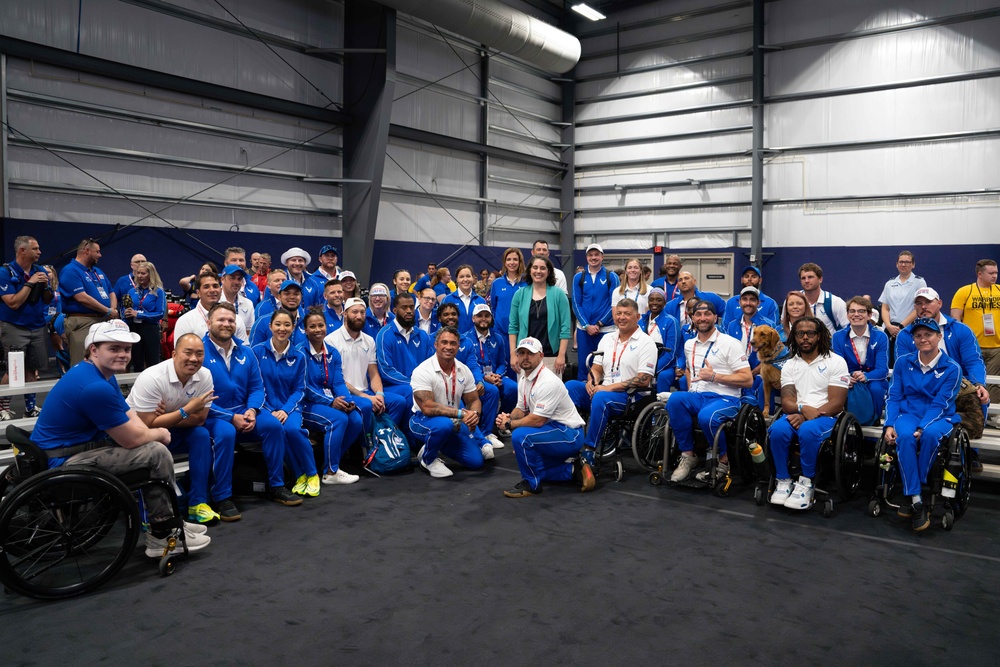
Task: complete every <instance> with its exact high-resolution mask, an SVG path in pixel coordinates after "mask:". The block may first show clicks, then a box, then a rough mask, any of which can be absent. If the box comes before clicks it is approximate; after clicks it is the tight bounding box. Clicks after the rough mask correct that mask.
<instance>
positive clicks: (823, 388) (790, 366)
mask: <svg viewBox="0 0 1000 667" xmlns="http://www.w3.org/2000/svg"><path fill="white" fill-rule="evenodd" d="M850 384H851V374H850V373H849V372H848V370H847V362H846V361H844V358H843V357H841V356H839V355H836V354H832V353H831V354H828V355H826V356H818V357H816V358H815V359H813V361H812V363H806V361H805V359H803V358H802V357H799V356H795V357H792V358H791V359H789V360H788V361H786V362H785V365H784V367H782V369H781V386H782V387H787V386H789V385H792V386H794V387H795V393H796V397H797V398H796V400H797V401H798V402H799V403H801V404H802V405H808V406H809V407H811V408H818V407H820V406H822V405H825V404H826V402H827V401H828V400H829V391H828V390H829V388H830V387H843V388H844V389H847V388H848V387H849V386H850Z"/></svg>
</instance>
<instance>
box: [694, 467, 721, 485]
mask: <svg viewBox="0 0 1000 667" xmlns="http://www.w3.org/2000/svg"><path fill="white" fill-rule="evenodd" d="M710 474H712V470H711V469H708V470H702V471H701V472H700V473H698V474H697V475H695V476H694V478H695V479H696V480H698V481H699V482H705V483H706V484H707V483H708V476H709V475H710ZM728 474H729V464H728V463H721V462H720V463H717V464H715V480H716V481H719V480H720V479H722V478H723V477H725V476H726V475H728Z"/></svg>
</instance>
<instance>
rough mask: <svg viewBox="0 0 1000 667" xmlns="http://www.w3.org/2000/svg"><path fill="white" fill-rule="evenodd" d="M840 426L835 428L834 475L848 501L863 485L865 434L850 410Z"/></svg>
mask: <svg viewBox="0 0 1000 667" xmlns="http://www.w3.org/2000/svg"><path fill="white" fill-rule="evenodd" d="M838 426H839V427H840V428H837V429H835V432H834V438H835V441H834V443H833V445H834V452H833V457H834V462H833V465H834V476H835V479H836V483H837V491H838V492H839V493H840V497H841V499H842V500H845V501H846V500H850V499H851V498H853V497H854V494H855V493H856V492H857V490H858V487H859V486H860V485H861V473H862V463H863V462H864V457H863V456H862V452H861V448H862V444H863V442H864V434H863V433H862V432H861V424H859V423H858V420H857V419H856V418H855V417H854V415H852V414H850V413H849V412H848V413H845V414H844V416H843V417H842V418H841V420H840V423H839V424H838Z"/></svg>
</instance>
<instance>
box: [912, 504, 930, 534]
mask: <svg viewBox="0 0 1000 667" xmlns="http://www.w3.org/2000/svg"><path fill="white" fill-rule="evenodd" d="M929 525H931V517H930V515H928V513H927V505H924V504H923V503H913V530H916V531H918V532H919V531H921V530H924V529H926V528H927V526H929Z"/></svg>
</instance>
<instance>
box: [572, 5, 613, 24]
mask: <svg viewBox="0 0 1000 667" xmlns="http://www.w3.org/2000/svg"><path fill="white" fill-rule="evenodd" d="M573 11H574V12H576V13H577V14H581V15H582V16H586V17H587V18H588V19H590V20H591V21H600V20H601V19H606V18H608V17H607V16H605V15H604V14H602V13H600V12H599V11H597V10H596V9H594V8H593V7H591V6H590V5H588V4H587V3H586V2H580V3H577V4H575V5H573Z"/></svg>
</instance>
